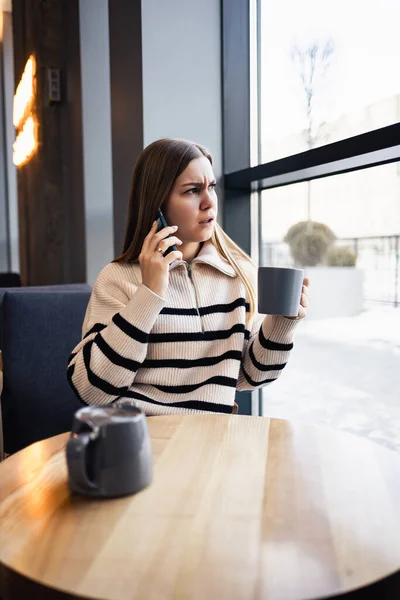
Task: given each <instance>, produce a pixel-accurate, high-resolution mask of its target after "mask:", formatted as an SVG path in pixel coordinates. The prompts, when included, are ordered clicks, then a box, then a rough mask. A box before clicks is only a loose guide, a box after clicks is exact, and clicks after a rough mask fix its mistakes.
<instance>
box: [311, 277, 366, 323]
mask: <svg viewBox="0 0 400 600" xmlns="http://www.w3.org/2000/svg"><path fill="white" fill-rule="evenodd" d="M304 274H305V276H306V277H308V278H309V279H310V297H311V302H310V307H309V309H308V311H307V319H325V318H332V317H353V316H354V315H358V314H359V313H360V312H361V311H362V309H363V303H364V294H363V285H364V273H363V271H361V270H360V269H357V268H356V267H326V266H323V267H304Z"/></svg>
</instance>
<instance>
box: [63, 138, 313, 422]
mask: <svg viewBox="0 0 400 600" xmlns="http://www.w3.org/2000/svg"><path fill="white" fill-rule="evenodd" d="M215 185H216V182H215V177H214V173H213V169H212V159H211V156H210V155H209V153H208V152H207V151H206V149H205V148H203V147H202V146H200V145H198V144H194V143H192V142H188V141H185V140H173V139H162V140H158V141H156V142H154V143H152V144H150V146H148V147H147V148H145V150H143V152H142V153H141V155H140V156H139V158H138V161H137V163H136V166H135V169H134V172H133V179H132V188H131V194H130V200H129V215H128V222H127V228H126V236H125V243H124V249H123V254H122V255H121V256H120V257H119V258H117V259H116V260H114V261H113V262H112V263H110V264H108V265H107V266H106V267H105V268H104V269H103V270H102V271H101V273H100V275H99V276H98V278H97V280H96V282H95V285H94V287H93V292H92V295H91V298H90V301H89V305H88V308H87V311H86V316H85V320H84V323H83V339H82V341H81V342H80V343H79V344H78V346H77V347H76V348H75V349H74V351H73V353H72V355H71V357H70V359H69V367H68V379H69V381H70V384H71V386H72V388H73V389H74V391H75V393H76V394H77V395H78V397H79V398H80V399H81V400H82V401H83V402H85V403H86V404H96V405H106V404H110V403H117V404H119V403H124V402H127V400H128V399H132V400H133V401H134V402H136V403H137V404H138V405H139V407H140V408H142V410H143V411H144V412H145V413H146V414H148V415H156V414H173V413H180V412H204V411H213V412H219V413H232V412H233V409H234V399H235V391H236V390H252V389H255V388H258V387H262V386H265V385H267V384H269V383H271V382H272V381H275V379H277V377H278V376H279V375H280V374H281V372H282V369H283V368H284V367H285V365H286V362H287V359H288V355H289V353H290V351H291V349H292V347H293V343H292V339H293V332H294V329H295V327H296V325H297V321H298V320H299V319H301V318H302V317H304V316H305V309H306V307H307V305H308V290H307V285H308V281H307V280H305V281H304V286H303V294H302V297H301V305H300V306H299V314H298V317H297V319H294V320H293V319H290V318H286V317H276V316H268V315H267V316H266V315H257V314H256V308H255V307H256V297H255V281H256V273H257V270H256V267H255V266H254V264H253V263H252V261H251V259H250V258H249V257H248V256H247V255H246V254H245V253H244V252H243V251H242V250H241V249H240V248H239V247H238V246H237V245H236V244H235V243H234V242H233V241H232V240H231V239H230V238H229V237H228V236H227V235H226V234H225V233H224V232H223V230H222V229H221V227H220V226H219V225H218V223H217V212H218V200H217V195H216V191H215ZM159 207H161V209H162V211H163V214H164V216H165V218H166V221H167V223H168V225H169V226H168V227H165V228H163V229H162V230H160V231H158V232H157V227H158V224H157V221H155V218H156V215H157V210H158V208H159ZM173 245H175V246H176V248H177V249H176V250H173V251H169V253H166V251H167V250H169V249H171V246H173Z"/></svg>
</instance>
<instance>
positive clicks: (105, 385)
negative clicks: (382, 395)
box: [83, 340, 128, 398]
mask: <svg viewBox="0 0 400 600" xmlns="http://www.w3.org/2000/svg"><path fill="white" fill-rule="evenodd" d="M92 344H93V340H91V341H90V342H88V343H87V344H86V345H85V346H84V347H83V362H84V363H85V367H86V374H87V378H88V380H89V383H90V384H91V385H93V386H94V387H96V388H98V389H99V390H101V391H102V392H104V393H105V394H108V395H109V396H117V397H118V398H120V397H121V396H125V395H126V394H127V392H128V387H127V386H124V387H116V386H115V385H112V384H111V383H109V382H108V381H106V380H105V379H101V377H99V376H98V375H96V374H95V373H93V371H92V370H91V368H90V355H91V348H92Z"/></svg>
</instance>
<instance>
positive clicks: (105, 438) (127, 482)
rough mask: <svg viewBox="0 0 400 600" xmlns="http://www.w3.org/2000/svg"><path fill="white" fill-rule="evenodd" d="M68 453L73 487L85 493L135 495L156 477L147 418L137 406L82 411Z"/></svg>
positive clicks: (72, 434)
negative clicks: (154, 475)
mask: <svg viewBox="0 0 400 600" xmlns="http://www.w3.org/2000/svg"><path fill="white" fill-rule="evenodd" d="M66 454H67V467H68V483H69V486H70V488H71V490H72V491H73V492H76V493H78V494H82V495H84V496H93V497H103V498H107V497H115V496H124V495H126V494H134V493H135V492H138V491H140V490H141V489H143V488H144V487H146V486H147V485H148V484H149V483H150V482H151V480H152V474H153V461H152V451H151V440H150V436H149V432H148V428H147V421H146V417H145V415H144V413H143V412H142V411H141V410H140V409H139V408H138V407H136V406H131V405H127V406H124V407H119V408H118V407H95V406H88V407H85V408H81V409H80V410H78V411H77V412H76V413H75V415H74V422H73V426H72V432H71V437H70V439H69V440H68V443H67V447H66Z"/></svg>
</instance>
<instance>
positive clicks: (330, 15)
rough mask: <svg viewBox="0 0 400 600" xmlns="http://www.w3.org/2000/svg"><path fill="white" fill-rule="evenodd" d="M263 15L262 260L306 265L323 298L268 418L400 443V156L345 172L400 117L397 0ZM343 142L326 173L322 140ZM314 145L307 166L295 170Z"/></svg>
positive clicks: (271, 397)
mask: <svg viewBox="0 0 400 600" xmlns="http://www.w3.org/2000/svg"><path fill="white" fill-rule="evenodd" d="M259 18H260V23H259V28H258V31H259V44H258V48H259V54H258V60H259V73H260V77H259V81H258V86H259V88H258V90H259V95H258V97H259V101H260V106H259V123H258V132H259V144H260V146H259V148H260V151H259V159H260V160H259V162H261V163H263V165H265V168H264V167H260V168H262V169H263V172H264V175H260V173H258V177H257V180H258V185H259V186H260V187H261V189H262V188H264V190H263V191H261V192H260V193H259V194H258V196H259V211H258V222H253V223H252V225H251V227H252V230H253V232H255V231H256V230H257V233H258V237H259V262H260V264H261V265H273V266H300V267H303V268H304V269H305V273H306V275H308V276H309V278H310V280H311V287H310V291H311V296H312V307H311V309H310V311H309V316H308V319H307V320H306V321H304V322H303V323H301V324H300V325H299V327H298V332H297V337H296V344H295V350H294V352H293V355H292V357H291V360H290V362H289V364H288V366H287V368H286V370H285V372H284V373H283V376H282V377H281V379H280V380H279V381H278V382H276V383H274V384H273V385H272V386H270V387H267V388H264V389H263V390H262V392H261V397H262V407H263V414H264V415H266V416H279V417H285V418H289V419H300V420H304V421H308V422H318V423H323V424H326V425H330V426H333V427H339V428H342V429H346V430H349V431H351V432H353V433H357V434H360V435H366V436H368V437H370V438H371V439H374V440H376V441H380V442H382V443H384V444H386V445H388V446H390V447H394V448H397V449H400V408H399V406H398V390H399V389H400V370H399V368H398V361H399V358H400V163H399V162H390V163H388V164H383V162H385V161H384V159H382V156H383V155H379V156H380V157H378V155H377V160H376V162H375V163H374V160H372V161H370V162H369V163H368V164H367V163H365V164H364V165H362V164H361V167H363V166H364V168H361V170H354V171H351V172H344V171H346V170H351V169H353V168H354V167H355V165H356V161H357V165H358V166H360V164H359V161H360V160H361V162H362V161H363V152H364V148H363V142H362V141H361V140H362V139H364V138H361V137H360V138H359V139H360V141H358V136H360V135H361V134H365V133H367V132H371V131H374V130H378V129H380V128H383V127H387V126H390V125H393V124H395V123H398V122H399V120H400V71H399V69H398V62H399V59H400V37H399V35H398V32H397V24H398V23H399V22H400V3H399V2H398V1H397V0H382V2H381V3H380V4H379V10H378V7H377V5H376V4H371V3H369V4H368V3H365V2H362V1H361V0H354V1H352V2H348V0H338V2H335V3H327V2H324V1H322V2H321V1H320V0H304V1H303V2H295V1H294V0H287V1H284V2H281V3H274V4H272V3H270V2H267V1H266V0H260V10H259ZM382 131H383V130H382ZM387 131H389V130H387ZM382 135H383V136H386V135H388V138H387V139H389V133H383V134H382ZM350 138H352V141H351V140H350V144H349V145H347V141H349V139H350ZM340 140H343V144H342V146H341V147H340V148H339V151H337V147H336V150H335V151H334V152H336V154H335V159H336V161H339V162H340V160H341V158H342V157H341V155H340V153H341V152H342V150H343V152H344V154H343V159H346V161H347V162H346V169H343V168H340V165H339V162H337V163H336V165H337V167H338V168H335V163H334V164H333V165H330V166H329V170H328V171H325V173H324V175H325V176H324V177H323V178H317V177H318V169H319V168H322V170H323V169H326V168H327V164H328V163H325V164H324V163H323V162H322V160H321V156H328V155H326V154H324V155H322V154H321V153H319V152H321V151H319V150H318V149H319V148H321V150H322V146H326V148H329V147H332V148H333V146H329V145H332V144H334V142H338V141H340ZM397 143H398V142H397ZM349 148H353V150H352V153H351V152H350V153H349V151H348V149H349ZM304 152H307V153H308V154H309V156H310V157H311V158H310V161H309V164H308V167H309V168H308V170H307V169H306V170H304V169H303V171H302V169H301V166H300V167H298V169H299V171H298V172H297V173H296V162H297V161H296V155H299V164H301V161H302V160H304V155H303V157H302V158H301V157H300V154H301V153H304ZM337 152H339V154H337ZM372 156H373V155H372ZM288 157H292V159H290V158H288ZM360 157H361V158H360ZM277 159H282V161H281V163H280V167H279V168H280V169H281V171H282V172H281V176H280V177H279V180H276V177H275V180H276V184H277V186H279V187H274V185H275V184H274V181H275V180H274V169H273V168H272V167H271V164H272V162H273V161H276V160H277ZM306 160H308V159H306ZM391 160H393V156H392V158H391ZM285 161H286V162H285ZM288 165H289V166H288ZM377 165H379V166H377ZM250 178H251V176H250ZM292 182H293V183H292ZM265 188H268V189H265ZM259 223H261V226H260V225H259ZM299 231H300V233H299ZM296 236H297V237H296ZM321 236H322V238H324V239H323V240H322V242H321ZM324 236H325V237H324Z"/></svg>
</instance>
